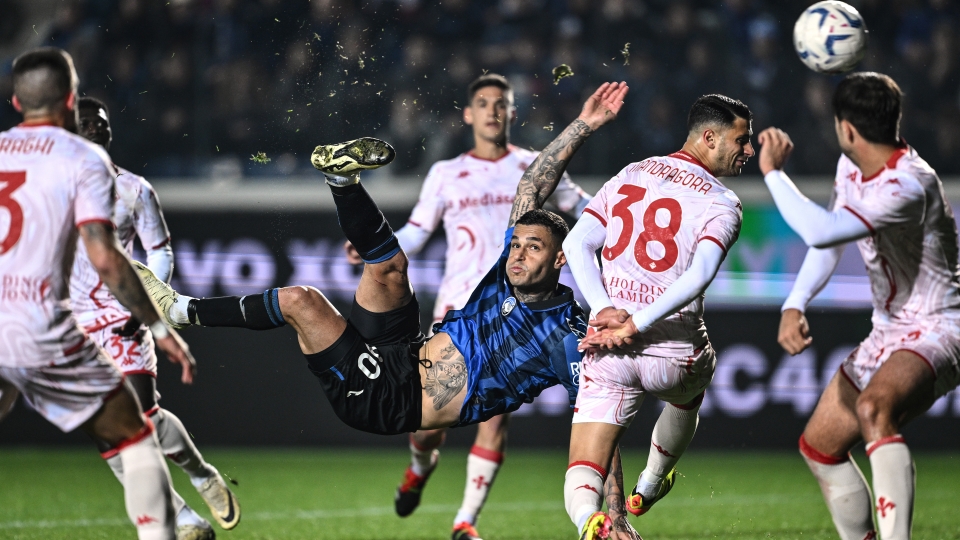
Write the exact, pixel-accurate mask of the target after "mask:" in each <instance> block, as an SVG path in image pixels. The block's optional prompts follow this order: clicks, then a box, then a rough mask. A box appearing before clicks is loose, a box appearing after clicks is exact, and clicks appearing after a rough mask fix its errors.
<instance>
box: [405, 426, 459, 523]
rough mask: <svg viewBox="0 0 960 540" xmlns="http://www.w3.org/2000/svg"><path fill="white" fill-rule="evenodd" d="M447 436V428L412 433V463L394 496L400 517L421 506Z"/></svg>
mask: <svg viewBox="0 0 960 540" xmlns="http://www.w3.org/2000/svg"><path fill="white" fill-rule="evenodd" d="M446 436H447V430H445V429H422V430H420V431H417V432H414V433H411V434H410V465H409V466H407V470H406V471H404V473H403V482H402V483H401V484H400V485H399V486H397V491H396V493H395V494H394V497H393V505H394V509H396V511H397V515H398V516H400V517H407V516H409V515H410V514H412V513H413V511H414V510H416V509H417V507H418V506H420V497H421V496H422V495H423V488H424V487H426V485H427V480H429V479H430V475H431V474H433V471H434V470H436V468H437V463H438V462H439V460H440V451H439V450H437V448H439V447H440V446H441V445H442V444H443V441H444V439H445V438H446Z"/></svg>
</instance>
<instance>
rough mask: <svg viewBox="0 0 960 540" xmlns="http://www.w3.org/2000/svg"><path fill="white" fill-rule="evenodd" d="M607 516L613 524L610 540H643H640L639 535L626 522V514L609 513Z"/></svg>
mask: <svg viewBox="0 0 960 540" xmlns="http://www.w3.org/2000/svg"><path fill="white" fill-rule="evenodd" d="M607 515H609V516H610V521H612V522H613V534H612V535H611V536H610V538H611V539H612V540H643V538H640V533H638V532H637V530H636V529H634V528H633V525H631V524H630V522H629V521H628V520H627V515H626V514H615V513H613V512H612V511H611V512H607Z"/></svg>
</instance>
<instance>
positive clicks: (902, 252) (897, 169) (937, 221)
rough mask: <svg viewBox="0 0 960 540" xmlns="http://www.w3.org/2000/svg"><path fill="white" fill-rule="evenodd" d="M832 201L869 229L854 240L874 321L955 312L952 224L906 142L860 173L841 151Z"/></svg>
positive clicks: (958, 309)
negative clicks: (877, 166) (871, 171)
mask: <svg viewBox="0 0 960 540" xmlns="http://www.w3.org/2000/svg"><path fill="white" fill-rule="evenodd" d="M834 192H835V199H834V208H844V209H846V210H848V211H850V212H851V213H853V215H855V216H857V217H858V218H860V220H861V221H863V223H864V224H865V225H866V226H867V228H868V229H870V232H871V235H870V236H867V237H866V238H862V239H860V240H858V241H857V247H858V248H860V255H861V256H863V261H864V263H865V264H866V267H867V274H868V275H869V276H870V288H871V290H872V291H873V319H874V322H875V323H881V324H882V323H886V322H907V321H912V320H915V319H918V318H923V317H928V316H933V315H948V316H952V317H957V316H960V282H958V279H960V267H958V264H957V258H958V257H957V251H958V245H957V224H956V221H955V220H954V217H953V210H952V209H951V208H950V205H949V204H948V203H947V200H946V197H945V196H944V193H943V184H942V183H941V182H940V179H939V178H938V177H937V173H936V171H934V170H933V169H932V168H931V167H930V166H929V165H928V164H927V162H926V161H924V160H923V159H922V158H921V157H920V156H919V155H917V152H916V150H914V149H913V148H911V147H904V148H900V149H898V150H897V151H896V152H895V153H894V154H893V155H892V156H891V157H890V159H889V160H888V161H887V163H886V166H885V167H884V168H883V169H882V170H881V171H880V172H878V173H877V174H875V175H873V176H872V177H869V178H864V177H863V173H862V172H861V171H860V169H859V168H857V166H856V165H855V164H854V163H853V162H852V161H850V159H849V158H848V157H846V156H841V158H840V161H839V162H838V163H837V176H836V181H835V184H834Z"/></svg>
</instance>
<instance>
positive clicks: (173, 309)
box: [167, 294, 199, 324]
mask: <svg viewBox="0 0 960 540" xmlns="http://www.w3.org/2000/svg"><path fill="white" fill-rule="evenodd" d="M191 300H195V298H194V297H192V296H187V295H185V294H178V295H177V299H176V300H174V301H173V302H172V303H171V304H170V307H169V308H168V309H167V317H169V318H170V320H171V321H172V322H174V323H176V324H192V323H191V322H190V315H188V314H187V305H189V304H190V301H191ZM197 324H199V323H197Z"/></svg>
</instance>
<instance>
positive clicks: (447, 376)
mask: <svg viewBox="0 0 960 540" xmlns="http://www.w3.org/2000/svg"><path fill="white" fill-rule="evenodd" d="M420 363H421V364H422V365H423V367H424V369H425V370H426V372H427V381H426V383H425V384H424V388H423V389H424V390H425V391H426V392H427V395H428V396H430V397H431V398H433V408H434V410H437V411H439V410H440V409H442V408H444V407H445V406H446V405H447V404H448V403H450V401H451V400H452V399H453V398H455V397H456V396H457V394H459V393H460V391H461V390H463V386H464V385H465V384H467V364H466V362H464V361H463V355H462V354H460V351H458V350H457V348H456V347H454V346H453V343H451V344H449V345H447V346H446V347H444V348H443V349H441V350H440V359H439V360H436V361H430V360H422V361H421V362H420Z"/></svg>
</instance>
